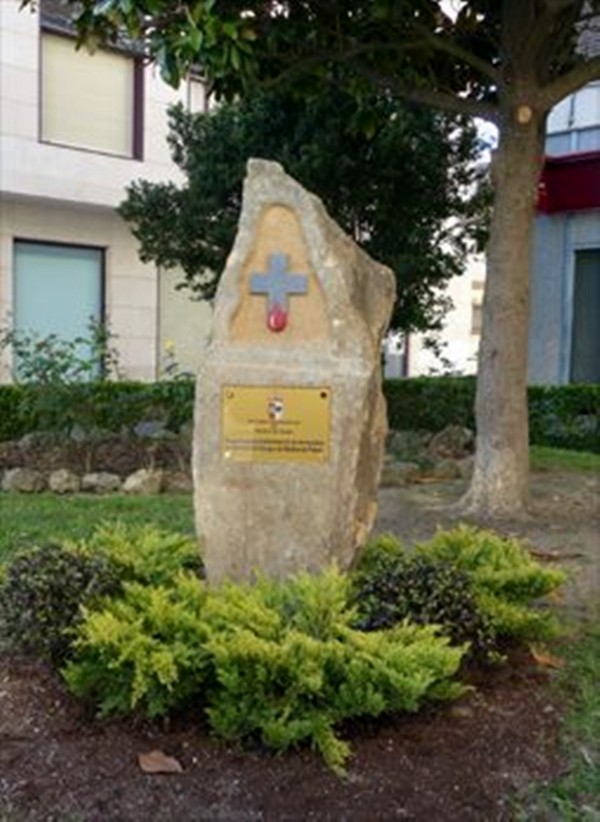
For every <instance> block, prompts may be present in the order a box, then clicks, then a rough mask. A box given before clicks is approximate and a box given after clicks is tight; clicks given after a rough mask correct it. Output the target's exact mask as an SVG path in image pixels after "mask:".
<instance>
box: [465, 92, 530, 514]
mask: <svg viewBox="0 0 600 822" xmlns="http://www.w3.org/2000/svg"><path fill="white" fill-rule="evenodd" d="M507 109H508V110H505V116H504V117H503V118H502V122H501V127H500V143H499V146H498V149H497V150H496V153H495V156H494V160H493V164H492V174H493V182H494V210H493V217H492V225H491V232H490V240H489V246H488V258H487V277H486V288H485V296H484V307H483V329H482V337H481V344H480V350H479V368H478V379H477V394H476V405H475V416H476V422H477V440H476V448H477V450H476V455H475V465H474V471H473V478H472V481H471V485H470V488H469V490H468V492H467V494H466V495H465V497H464V498H463V500H462V502H461V508H462V510H463V511H464V512H465V513H469V514H477V515H479V516H487V517H502V516H506V515H511V516H519V515H522V514H524V513H525V510H526V506H527V499H528V480H529V426H528V412H527V366H528V342H529V333H528V332H529V281H530V273H531V251H532V237H533V225H534V213H535V203H536V199H537V189H538V180H539V175H540V170H541V165H542V160H543V132H544V125H545V120H544V117H543V116H541V115H538V114H536V113H535V112H534V111H532V109H531V108H529V107H528V106H518V105H517V104H516V102H515V101H513V104H512V105H510V106H507ZM527 118H530V119H529V120H528V119H527ZM523 120H525V121H526V122H523ZM520 121H521V122H520Z"/></svg>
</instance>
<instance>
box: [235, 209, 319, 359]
mask: <svg viewBox="0 0 600 822" xmlns="http://www.w3.org/2000/svg"><path fill="white" fill-rule="evenodd" d="M275 249H277V250H278V251H279V253H281V254H284V255H285V256H286V257H287V266H288V269H289V271H290V272H301V273H302V274H304V275H305V276H306V277H307V278H308V289H307V293H306V295H302V296H301V297H300V296H298V297H295V296H294V295H291V296H290V297H289V321H288V323H287V326H286V328H285V330H284V332H283V333H282V334H280V335H278V337H277V339H275V338H274V336H273V333H272V332H271V331H270V329H269V328H268V325H267V322H266V321H265V320H266V300H265V297H264V296H262V295H259V294H253V293H251V288H250V283H251V279H252V276H253V275H254V274H256V273H257V272H266V271H268V270H269V267H270V265H271V257H272V255H273V252H274V250H275ZM239 291H240V302H239V306H238V308H237V310H236V312H235V314H234V316H233V318H232V320H231V339H232V341H235V342H245V343H246V342H260V343H266V344H268V345H277V346H280V345H294V344H297V343H298V342H300V341H301V342H309V341H319V340H326V339H328V337H329V324H328V320H327V315H326V310H325V300H324V298H323V292H322V289H321V286H320V283H319V280H318V279H317V277H316V275H315V272H314V270H313V269H312V265H311V262H310V258H309V255H308V249H307V247H306V241H305V238H304V234H303V231H302V226H301V225H300V221H299V220H298V217H297V215H296V214H295V213H294V212H293V211H292V209H291V208H288V207H286V206H283V205H271V206H267V207H265V208H264V209H263V212H262V214H261V216H260V218H259V220H258V225H257V228H256V239H255V241H254V243H253V246H252V250H251V252H250V254H249V255H248V258H247V259H246V261H245V262H244V264H243V266H242V272H241V283H240V290H239Z"/></svg>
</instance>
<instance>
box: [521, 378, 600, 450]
mask: <svg viewBox="0 0 600 822" xmlns="http://www.w3.org/2000/svg"><path fill="white" fill-rule="evenodd" d="M529 436H530V442H531V443H532V444H533V445H550V446H553V447H555V448H569V449H572V450H576V451H592V452H594V453H596V454H600V385H560V386H550V385H546V386H541V385H536V386H532V387H530V388H529Z"/></svg>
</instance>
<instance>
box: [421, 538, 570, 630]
mask: <svg viewBox="0 0 600 822" xmlns="http://www.w3.org/2000/svg"><path fill="white" fill-rule="evenodd" d="M415 550H416V553H417V555H418V556H422V557H427V558H429V559H434V560H438V561H443V562H448V563H451V564H452V565H453V566H454V567H455V568H456V569H458V570H459V571H462V572H463V573H464V574H466V575H467V576H468V577H469V578H470V580H471V583H472V585H473V589H474V591H475V596H476V600H477V603H478V605H479V607H480V608H481V610H482V612H483V614H484V616H485V618H486V619H487V620H488V621H489V623H490V626H491V628H492V629H493V631H494V633H495V634H496V636H497V637H498V638H502V639H519V640H535V639H544V638H547V637H549V636H552V635H553V634H554V632H555V630H556V623H555V620H554V619H553V617H552V615H551V613H550V612H549V611H548V610H547V609H543V608H532V607H531V606H532V605H533V604H534V603H536V602H539V601H540V600H541V599H543V598H544V597H547V596H548V595H549V594H551V593H552V592H553V591H555V590H556V589H557V588H558V587H559V586H560V585H562V583H563V582H564V581H565V579H566V577H565V574H564V573H563V572H562V571H559V570H557V569H555V568H546V567H544V566H542V565H540V563H539V562H536V561H535V560H534V559H533V557H532V556H531V555H530V554H529V553H528V552H527V551H526V550H525V548H524V547H523V545H522V544H521V543H520V542H519V540H517V539H511V538H505V537H501V536H499V535H498V534H495V533H494V532H493V531H485V530H480V529H477V528H472V527H469V526H466V525H462V526H459V527H458V528H454V529H453V530H451V531H440V532H439V533H438V534H437V535H436V536H435V537H434V538H433V539H431V540H430V541H429V542H427V543H422V544H421V545H418V546H417V547H416V549H415Z"/></svg>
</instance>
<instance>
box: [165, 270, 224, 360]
mask: <svg viewBox="0 0 600 822" xmlns="http://www.w3.org/2000/svg"><path fill="white" fill-rule="evenodd" d="M182 279H183V273H182V272H181V271H179V270H178V269H170V270H167V271H165V270H161V271H160V273H159V318H160V320H159V331H158V336H159V343H158V368H159V373H164V370H165V366H166V365H167V363H169V362H173V361H174V362H176V363H177V366H178V367H179V369H181V370H182V371H188V372H192V373H193V374H195V373H196V372H197V370H198V366H199V365H200V362H201V361H202V356H203V351H204V346H205V345H206V342H207V339H208V334H209V329H210V323H211V319H212V307H211V304H210V303H208V302H206V301H205V300H203V301H200V302H199V301H198V300H194V299H193V297H192V294H191V292H190V291H189V289H177V288H176V286H177V283H178V282H181V280H182Z"/></svg>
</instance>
